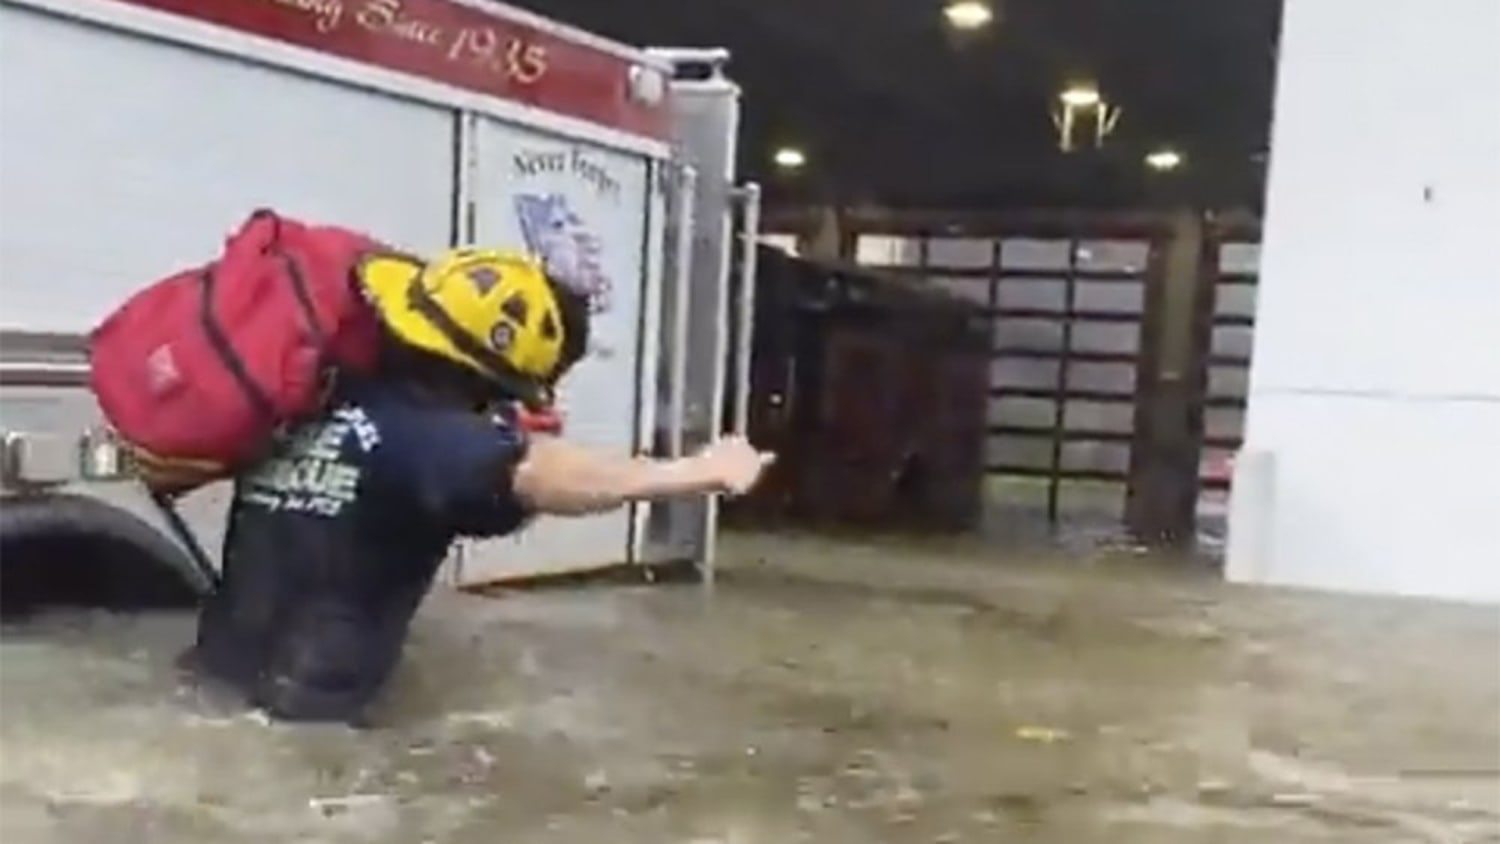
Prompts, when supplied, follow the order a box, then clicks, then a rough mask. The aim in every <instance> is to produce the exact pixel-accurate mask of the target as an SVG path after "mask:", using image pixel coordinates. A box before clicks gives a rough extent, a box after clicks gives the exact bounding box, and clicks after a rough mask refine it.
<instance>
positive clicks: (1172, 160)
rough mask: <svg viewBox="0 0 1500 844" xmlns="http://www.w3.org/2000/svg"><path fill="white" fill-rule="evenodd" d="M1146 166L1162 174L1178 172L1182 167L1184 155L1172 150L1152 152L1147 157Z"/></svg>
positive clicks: (1163, 149)
mask: <svg viewBox="0 0 1500 844" xmlns="http://www.w3.org/2000/svg"><path fill="white" fill-rule="evenodd" d="M1146 166H1147V167H1150V168H1151V169H1152V170H1156V171H1161V172H1164V171H1167V170H1176V169H1177V168H1178V167H1181V166H1182V153H1180V152H1178V151H1177V150H1175V149H1170V148H1162V149H1158V150H1152V151H1151V152H1150V153H1148V154H1147V155H1146Z"/></svg>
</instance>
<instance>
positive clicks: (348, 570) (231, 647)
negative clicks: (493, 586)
mask: <svg viewBox="0 0 1500 844" xmlns="http://www.w3.org/2000/svg"><path fill="white" fill-rule="evenodd" d="M524 453H525V437H524V435H523V434H522V432H521V431H520V430H519V429H518V428H517V427H516V426H515V424H514V422H513V420H508V419H506V418H503V417H498V416H497V417H486V416H483V415H481V414H478V413H474V412H470V411H466V410H463V409H459V408H454V407H452V406H448V405H439V404H435V403H433V402H432V400H431V399H429V398H426V397H425V396H424V395H422V394H420V393H418V392H416V391H414V390H412V389H410V388H409V387H405V386H402V385H383V384H368V383H361V384H354V385H351V386H348V387H346V388H344V389H343V390H342V391H341V394H340V395H339V396H338V397H337V399H336V400H335V401H334V402H333V403H332V404H331V407H330V409H329V410H328V411H327V413H326V414H325V415H324V416H323V417H322V418H320V419H318V420H315V421H313V422H310V423H308V424H306V425H304V426H302V427H301V428H300V429H298V430H296V431H294V432H293V434H292V436H291V438H290V439H289V441H288V442H287V444H286V445H285V446H284V447H283V448H282V449H281V450H280V451H279V452H278V453H277V454H276V455H274V456H273V457H272V458H271V459H269V460H267V461H265V462H264V463H262V464H261V465H260V466H258V467H257V468H256V469H255V470H253V471H251V472H249V473H247V474H245V475H244V476H242V477H241V478H240V479H239V480H238V482H237V483H236V487H235V497H234V502H233V504H232V505H231V510H230V525H229V532H228V535H227V536H226V538H225V549H224V579H223V586H222V588H221V590H220V592H219V593H218V594H216V595H215V596H214V597H213V598H211V599H210V600H209V602H208V603H207V604H206V605H205V607H204V610H203V612H202V614H201V616H200V620H199V630H198V644H197V649H196V655H197V660H198V662H199V664H200V665H201V666H202V667H203V668H204V669H205V670H207V671H208V672H209V673H211V674H213V675H217V676H219V677H221V678H223V679H226V680H228V681H230V682H231V683H232V684H233V685H235V686H237V687H239V688H240V689H241V690H242V691H243V692H244V693H245V694H246V695H247V697H249V698H250V700H251V702H252V703H254V704H256V705H258V706H262V707H265V708H266V709H267V710H268V711H270V712H271V713H272V714H273V715H278V716H281V717H286V718H305V719H315V720H350V719H354V718H357V717H358V716H359V714H360V712H361V711H362V710H363V709H364V707H365V706H366V704H368V703H369V702H370V700H371V699H372V698H374V696H375V695H376V693H377V692H378V691H379V689H380V687H381V686H382V685H383V684H384V681H385V679H386V677H387V676H388V675H389V673H390V670H391V669H392V668H393V667H394V665H395V663H396V660H397V658H398V657H399V655H400V651H401V646H402V643H403V642H404V640H405V638H406V630H407V627H408V624H409V623H410V620H411V617H412V615H413V614H414V613H415V611H416V608H417V606H418V604H420V603H421V600H422V596H423V595H424V594H425V593H426V591H427V589H428V588H429V586H430V585H431V583H432V579H433V576H434V575H435V574H436V573H437V570H438V568H439V567H440V566H441V565H442V562H443V559H444V558H445V557H446V556H447V551H448V548H449V546H450V545H451V544H452V542H453V540H454V539H456V538H458V537H460V536H472V537H488V536H499V535H503V534H507V533H511V532H513V531H515V530H517V529H518V528H519V527H520V526H521V525H522V524H524V523H525V521H526V519H527V516H528V514H527V512H526V511H525V509H524V508H523V507H522V506H521V505H520V503H519V502H517V501H516V499H515V497H514V496H513V495H512V494H511V492H510V489H509V479H510V477H511V475H512V473H513V470H514V467H515V465H516V463H517V462H519V461H520V459H521V458H522V456H524Z"/></svg>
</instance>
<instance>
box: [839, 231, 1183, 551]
mask: <svg viewBox="0 0 1500 844" xmlns="http://www.w3.org/2000/svg"><path fill="white" fill-rule="evenodd" d="M1159 237H1160V234H1159V232H1157V231H1156V230H1155V229H1154V228H1152V227H1150V226H1115V227H1103V226H1100V227H1095V228H1092V229H1090V230H1081V229H1078V228H1073V227H1057V226H1032V227H1019V226H1017V227H1010V228H1008V229H1007V230H1003V231H997V232H996V233H995V234H993V235H991V236H987V237H974V236H967V237H952V236H926V237H899V238H898V237H890V236H878V235H873V236H872V235H868V234H867V235H862V236H860V238H859V240H858V243H857V247H856V249H857V256H856V257H857V259H858V260H859V261H860V263H864V264H873V265H879V266H884V267H886V268H887V269H890V270H892V271H896V272H903V273H910V274H913V275H916V276H920V277H922V278H924V279H925V280H926V281H927V282H928V283H930V284H934V285H937V286H941V287H943V288H945V289H947V290H949V291H950V292H952V293H953V294H955V295H956V296H959V297H961V298H964V299H968V300H971V301H974V302H976V303H978V304H980V305H982V306H983V307H984V308H985V310H986V312H987V313H988V315H989V318H990V324H991V357H990V375H989V377H990V401H989V407H988V418H987V420H986V421H987V431H988V439H987V448H986V454H985V471H986V477H987V481H986V498H987V500H988V504H989V509H990V512H991V514H992V518H991V519H990V521H991V525H992V529H997V530H1001V531H1007V532H1008V531H1009V530H1010V529H1013V528H1017V527H1025V526H1035V525H1038V524H1043V525H1048V526H1052V525H1057V524H1059V523H1061V522H1063V521H1074V522H1085V523H1094V524H1098V525H1100V526H1101V527H1107V528H1111V529H1114V528H1117V527H1118V526H1119V524H1120V520H1121V516H1122V515H1123V506H1124V501H1125V496H1126V488H1127V484H1128V482H1129V478H1130V468H1131V463H1132V444H1133V442H1134V439H1135V417H1136V398H1137V392H1136V377H1137V370H1138V368H1139V366H1140V363H1141V348H1142V344H1141V340H1140V338H1141V325H1142V321H1143V318H1144V317H1145V314H1146V306H1147V296H1146V290H1147V286H1148V285H1147V277H1148V274H1149V273H1150V272H1151V271H1152V269H1153V260H1152V254H1153V251H1154V250H1153V246H1154V244H1155V242H1156V241H1157V240H1158V239H1159Z"/></svg>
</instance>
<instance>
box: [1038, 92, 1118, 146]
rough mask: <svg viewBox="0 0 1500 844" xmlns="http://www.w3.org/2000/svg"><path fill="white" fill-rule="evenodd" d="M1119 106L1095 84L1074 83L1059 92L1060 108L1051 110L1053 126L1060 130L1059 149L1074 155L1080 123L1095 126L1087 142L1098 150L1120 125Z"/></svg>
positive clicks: (1058, 131) (1058, 132)
mask: <svg viewBox="0 0 1500 844" xmlns="http://www.w3.org/2000/svg"><path fill="white" fill-rule="evenodd" d="M1121 111H1123V109H1121V108H1120V106H1118V105H1115V104H1113V103H1110V102H1108V101H1107V100H1105V99H1104V95H1102V94H1100V93H1099V87H1098V86H1097V85H1095V84H1094V83H1092V82H1074V83H1073V84H1071V85H1069V86H1068V87H1066V88H1064V89H1062V90H1061V91H1059V92H1058V93H1057V105H1056V106H1054V107H1053V109H1052V112H1051V114H1052V125H1053V126H1055V127H1057V148H1058V149H1059V150H1061V151H1063V152H1072V151H1073V150H1074V149H1076V148H1077V145H1078V139H1077V138H1076V137H1075V134H1076V132H1077V128H1078V125H1079V123H1080V122H1082V123H1084V125H1089V124H1092V126H1093V131H1092V133H1091V134H1092V135H1093V137H1091V138H1089V139H1088V141H1090V142H1092V146H1093V147H1094V148H1095V149H1098V148H1100V147H1102V146H1104V141H1105V139H1107V138H1108V137H1109V136H1110V134H1111V133H1112V132H1114V131H1115V125H1116V124H1118V123H1119V122H1120V113H1121Z"/></svg>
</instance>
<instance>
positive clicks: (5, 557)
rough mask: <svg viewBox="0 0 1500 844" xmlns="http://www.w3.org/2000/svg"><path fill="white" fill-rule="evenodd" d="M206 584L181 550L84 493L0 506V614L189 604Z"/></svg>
mask: <svg viewBox="0 0 1500 844" xmlns="http://www.w3.org/2000/svg"><path fill="white" fill-rule="evenodd" d="M210 588H211V586H210V584H209V583H208V582H207V581H206V579H205V577H204V576H203V574H201V573H200V572H199V571H198V570H197V569H196V568H195V567H194V566H193V563H192V560H191V559H190V558H189V557H188V555H187V554H186V553H184V551H183V550H182V548H181V547H180V546H178V545H176V544H175V543H173V542H172V541H171V540H169V539H167V537H166V536H164V535H163V534H162V533H161V532H159V531H158V530H157V529H156V528H154V527H152V526H151V525H150V524H148V523H147V522H145V521H143V520H142V519H140V518H139V517H137V516H136V515H134V514H132V513H130V512H128V511H125V510H122V509H120V508H118V507H114V506H112V505H110V504H107V503H105V502H103V501H100V500H98V499H96V498H90V497H88V496H84V495H67V494H44V495H23V496H7V497H6V498H5V499H4V501H3V503H0V617H4V618H5V619H7V620H9V619H13V618H16V617H24V616H26V615H29V614H32V613H34V612H37V611H39V610H42V609H46V608H50V607H90V608H102V609H109V610H116V611H131V610H145V609H166V608H186V607H192V606H196V605H197V603H198V602H199V601H200V600H201V599H202V598H203V596H205V595H206V594H208V591H209V590H210Z"/></svg>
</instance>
